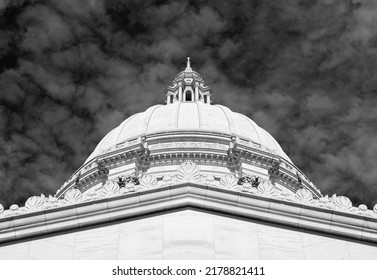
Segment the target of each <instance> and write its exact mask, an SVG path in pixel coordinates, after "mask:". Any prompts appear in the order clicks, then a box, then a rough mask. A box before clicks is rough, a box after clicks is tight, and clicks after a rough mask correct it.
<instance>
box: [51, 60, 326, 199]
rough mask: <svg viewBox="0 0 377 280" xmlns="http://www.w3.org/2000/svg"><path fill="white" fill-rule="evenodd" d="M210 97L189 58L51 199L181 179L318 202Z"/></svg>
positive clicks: (264, 135)
mask: <svg viewBox="0 0 377 280" xmlns="http://www.w3.org/2000/svg"><path fill="white" fill-rule="evenodd" d="M212 93H213V92H212V90H211V88H210V87H209V86H207V85H206V84H205V83H204V79H203V77H202V76H201V75H200V74H198V73H197V72H195V71H193V70H192V69H191V66H190V60H189V59H188V61H187V67H186V69H185V70H184V71H182V72H180V73H179V74H178V75H177V76H176V77H175V79H174V80H173V83H172V85H171V86H168V87H167V89H166V90H165V95H166V104H165V105H155V106H152V107H150V108H148V109H147V110H146V111H145V112H142V113H138V114H135V115H133V116H131V117H129V118H128V119H126V120H125V121H123V122H122V123H121V124H120V125H119V126H118V127H116V128H114V129H113V130H111V131H110V132H109V133H108V134H107V135H106V136H105V137H104V138H103V139H102V140H101V141H100V142H99V144H98V145H97V147H96V148H95V149H94V151H93V152H92V154H91V155H90V156H89V157H88V158H87V160H86V161H85V163H84V164H83V165H82V166H81V167H80V168H79V169H77V170H76V172H75V173H74V174H72V176H71V177H70V178H69V179H68V180H67V181H66V182H65V183H64V184H63V185H62V186H61V187H60V188H59V189H58V191H57V194H56V196H57V197H64V196H65V194H66V193H67V192H68V191H70V190H72V192H73V191H75V190H79V191H80V192H82V193H90V194H91V193H95V194H98V195H102V193H109V192H111V191H113V188H115V189H117V188H118V187H121V188H122V190H123V191H129V189H128V188H126V189H123V187H124V186H125V185H127V184H128V185H127V186H129V187H130V188H131V189H132V190H137V189H138V188H139V187H137V186H139V185H140V186H141V187H140V188H142V189H143V188H144V189H149V188H156V187H161V186H166V185H169V184H179V182H182V180H183V181H185V180H189V181H193V182H196V183H198V184H202V185H211V186H216V187H219V188H230V189H234V188H236V189H237V190H239V189H240V188H241V189H242V190H244V191H252V192H254V193H255V192H260V193H265V192H267V193H270V194H271V193H273V192H276V193H284V195H289V194H292V195H293V194H294V193H296V192H297V191H298V190H300V189H301V188H303V187H305V188H306V189H308V190H309V192H310V193H311V195H313V196H314V197H320V196H321V193H320V191H319V190H318V189H317V188H316V186H315V185H314V184H313V183H312V182H310V181H309V180H308V178H307V177H306V176H305V174H303V173H302V171H301V170H299V169H298V168H297V167H296V166H295V165H294V164H293V163H292V161H291V160H290V159H289V157H288V156H287V155H286V154H285V153H284V151H283V149H282V148H281V147H280V145H279V144H278V142H277V141H276V140H275V139H274V138H273V137H272V136H271V135H270V134H269V133H268V132H267V131H265V130H264V129H263V128H261V127H259V126H258V125H257V124H256V123H255V122H254V121H252V120H251V119H250V118H248V117H247V116H245V115H242V114H240V113H236V112H232V111H231V110H230V109H229V108H227V107H225V106H222V105H212V101H211V97H212ZM139 183H140V184H139ZM256 187H259V189H256ZM272 189H273V190H272Z"/></svg>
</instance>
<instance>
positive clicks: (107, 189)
mask: <svg viewBox="0 0 377 280" xmlns="http://www.w3.org/2000/svg"><path fill="white" fill-rule="evenodd" d="M118 193H119V185H118V184H117V183H115V182H114V181H106V183H105V185H104V186H103V189H102V192H101V195H103V196H112V195H116V194H118Z"/></svg>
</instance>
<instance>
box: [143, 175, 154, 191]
mask: <svg viewBox="0 0 377 280" xmlns="http://www.w3.org/2000/svg"><path fill="white" fill-rule="evenodd" d="M140 185H141V189H142V190H148V189H154V188H155V187H156V186H157V179H156V178H155V177H154V176H152V175H144V176H143V177H142V178H141V180H140Z"/></svg>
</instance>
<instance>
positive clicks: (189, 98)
mask: <svg viewBox="0 0 377 280" xmlns="http://www.w3.org/2000/svg"><path fill="white" fill-rule="evenodd" d="M185 101H193V96H192V91H191V90H186V92H185Z"/></svg>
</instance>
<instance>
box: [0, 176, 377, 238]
mask: <svg viewBox="0 0 377 280" xmlns="http://www.w3.org/2000/svg"><path fill="white" fill-rule="evenodd" d="M192 178H193V177H192ZM149 182H150V181H149ZM121 189H127V188H126V187H124V188H119V187H118V186H116V185H114V184H108V186H107V188H106V190H105V191H104V192H103V194H102V195H101V196H98V197H92V198H89V197H90V195H81V193H80V192H78V191H77V190H75V191H72V192H71V193H70V195H69V196H67V197H66V198H65V199H64V202H63V201H57V200H54V201H52V200H53V198H52V199H51V198H48V199H47V201H48V203H49V204H50V205H52V204H54V203H55V204H57V205H58V206H57V207H52V208H48V209H47V208H45V209H43V210H35V211H30V212H28V213H18V214H16V215H12V216H7V215H5V217H4V215H3V217H2V218H1V219H0V243H6V242H12V241H18V240H23V239H25V238H35V237H37V236H44V235H49V234H52V233H59V232H63V231H67V230H78V229H81V228H85V227H87V226H91V225H99V224H106V223H109V222H114V221H121V220H127V219H131V218H137V217H139V218H142V217H143V216H145V215H150V214H155V213H160V212H164V211H171V210H179V209H183V208H186V207H193V208H195V209H204V210H207V211H211V212H219V213H224V214H228V215H231V216H233V217H234V218H247V219H251V220H256V221H264V222H267V223H272V224H277V225H283V226H288V227H291V228H293V229H302V230H308V231H311V232H320V233H323V234H326V235H328V236H334V237H337V236H341V237H345V238H351V239H354V240H360V241H366V242H372V243H377V213H376V212H377V209H374V211H372V210H364V209H359V211H361V212H363V214H362V215H360V213H354V212H353V210H350V208H348V206H347V205H348V201H347V199H345V198H343V197H336V198H332V199H330V200H328V201H327V202H325V201H323V202H318V203H324V204H325V205H326V204H328V203H330V204H333V206H331V207H323V206H318V205H317V204H316V203H311V202H310V201H311V199H310V195H308V193H305V192H302V193H299V194H296V195H295V197H296V198H295V201H290V200H289V199H286V200H282V199H277V198H276V197H274V196H271V192H269V191H268V187H267V186H265V187H264V192H263V190H262V189H261V188H259V189H258V190H257V191H256V192H241V191H235V190H230V189H220V188H216V187H213V186H209V185H203V184H199V183H196V182H195V181H187V180H186V181H185V182H182V183H178V184H174V185H166V186H164V187H161V188H158V189H157V188H154V189H153V188H152V189H144V188H143V187H141V188H140V189H139V191H134V190H131V189H128V190H126V191H125V190H123V191H122V190H121ZM36 202H38V199H34V201H33V202H29V207H30V206H31V205H34V206H35V205H36ZM33 203H34V204H33ZM44 203H46V201H45V202H43V204H44ZM330 208H332V209H330ZM13 211H15V210H13Z"/></svg>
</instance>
